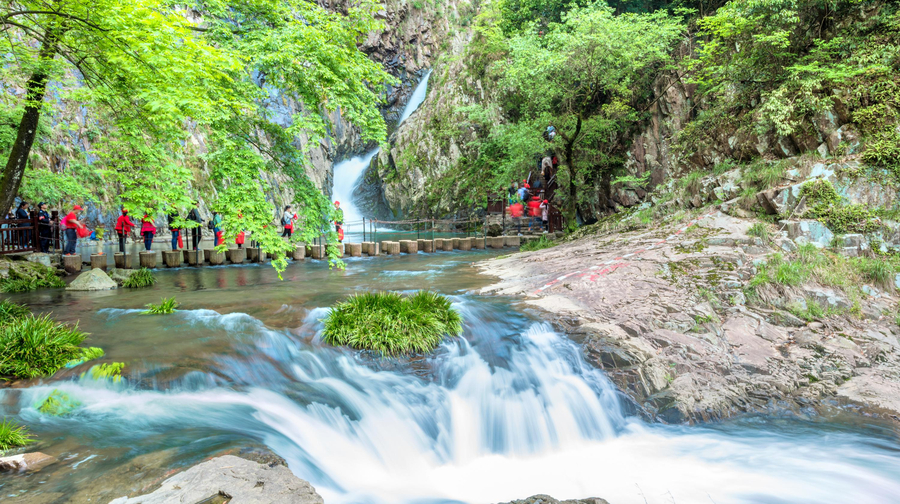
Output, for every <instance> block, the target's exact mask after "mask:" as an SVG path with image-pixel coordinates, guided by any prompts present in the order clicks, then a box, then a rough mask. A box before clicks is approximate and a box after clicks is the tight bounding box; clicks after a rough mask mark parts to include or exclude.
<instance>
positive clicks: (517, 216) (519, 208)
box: [509, 201, 525, 236]
mask: <svg viewBox="0 0 900 504" xmlns="http://www.w3.org/2000/svg"><path fill="white" fill-rule="evenodd" d="M524 215H525V205H524V204H523V203H522V202H521V201H516V202H515V203H513V204H512V205H510V206H509V216H510V218H511V219H512V221H513V222H514V223H515V224H516V232H517V233H518V234H519V236H522V217H523V216H524Z"/></svg>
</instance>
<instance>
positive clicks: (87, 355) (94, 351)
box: [66, 347, 105, 368]
mask: <svg viewBox="0 0 900 504" xmlns="http://www.w3.org/2000/svg"><path fill="white" fill-rule="evenodd" d="M104 354H105V352H104V351H103V349H102V348H99V347H89V348H82V349H81V355H79V356H78V357H77V358H75V359H72V360H70V361H69V362H67V363H66V367H67V368H73V367H75V366H79V365H81V364H84V363H85V362H87V361H92V360H94V359H99V358H100V357H103V355H104Z"/></svg>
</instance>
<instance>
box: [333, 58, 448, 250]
mask: <svg viewBox="0 0 900 504" xmlns="http://www.w3.org/2000/svg"><path fill="white" fill-rule="evenodd" d="M430 77H431V71H430V70H429V71H428V73H426V74H425V75H424V76H423V77H422V80H420V81H419V83H418V84H417V85H416V89H415V90H413V93H412V95H411V96H410V97H409V101H407V102H406V106H405V107H404V108H403V112H402V113H401V114H400V120H399V121H397V125H398V126H399V125H400V124H401V123H403V121H405V120H406V119H408V118H409V116H411V115H412V113H413V112H415V111H416V109H418V108H419V105H421V104H422V102H423V101H425V97H426V96H427V94H428V79H429V78H430ZM379 150H380V149H379V148H375V149H372V150H370V151H369V152H366V153H365V154H363V155H361V156H356V157H353V158H351V159H348V160H346V161H341V162H340V163H338V164H336V165H334V189H333V194H334V200H335V201H340V202H341V208H343V209H344V222H345V227H344V231H345V232H346V233H354V234H356V233H359V234H360V235H361V234H362V233H361V230H362V219H363V214H362V212H361V211H360V210H359V208H357V206H356V203H355V202H354V200H353V193H354V192H355V191H356V187H357V186H358V185H359V181H360V178H361V177H362V176H363V173H365V171H366V168H368V167H369V164H370V163H371V162H372V158H374V157H375V156H376V155H377V154H378V152H379ZM348 240H349V237H348Z"/></svg>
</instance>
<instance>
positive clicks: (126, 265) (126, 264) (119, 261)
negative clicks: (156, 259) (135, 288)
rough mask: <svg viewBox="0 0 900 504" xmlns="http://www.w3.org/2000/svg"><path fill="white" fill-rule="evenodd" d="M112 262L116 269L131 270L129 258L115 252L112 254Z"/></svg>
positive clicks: (126, 255)
mask: <svg viewBox="0 0 900 504" xmlns="http://www.w3.org/2000/svg"><path fill="white" fill-rule="evenodd" d="M113 260H114V261H115V263H116V269H131V256H130V255H128V254H123V253H121V252H116V253H115V254H113Z"/></svg>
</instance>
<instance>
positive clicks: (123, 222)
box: [116, 208, 134, 254]
mask: <svg viewBox="0 0 900 504" xmlns="http://www.w3.org/2000/svg"><path fill="white" fill-rule="evenodd" d="M132 229H134V223H133V222H131V217H129V216H128V210H127V209H125V208H123V209H122V215H120V216H119V218H118V219H117V220H116V235H117V236H118V237H119V252H121V253H123V254H124V253H125V240H126V239H127V238H128V235H130V234H131V230H132Z"/></svg>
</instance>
